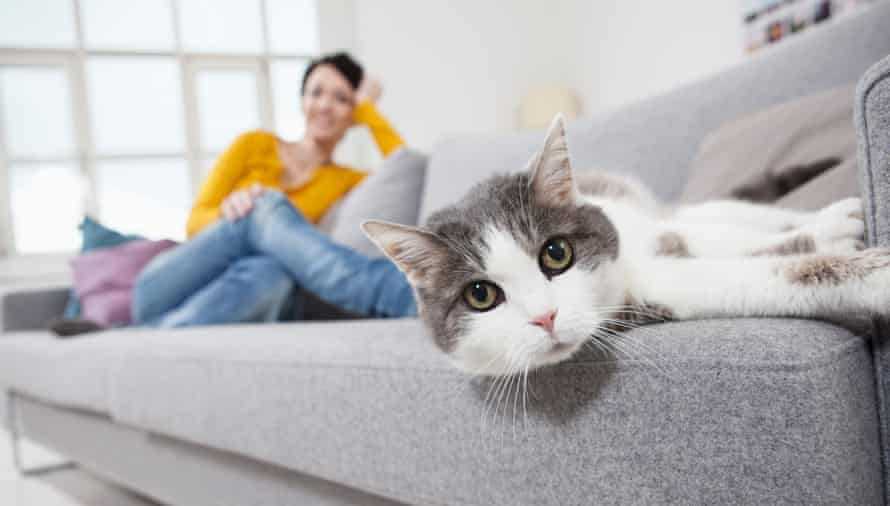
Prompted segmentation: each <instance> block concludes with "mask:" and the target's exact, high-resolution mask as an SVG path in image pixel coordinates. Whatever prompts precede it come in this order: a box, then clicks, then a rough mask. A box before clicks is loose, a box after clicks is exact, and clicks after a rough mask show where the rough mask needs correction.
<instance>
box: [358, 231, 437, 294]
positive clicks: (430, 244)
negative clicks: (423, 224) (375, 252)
mask: <svg viewBox="0 0 890 506" xmlns="http://www.w3.org/2000/svg"><path fill="white" fill-rule="evenodd" d="M362 230H364V232H365V235H367V236H368V239H371V242H373V243H374V244H376V245H377V247H378V248H380V250H381V251H382V252H383V253H384V254H385V255H386V256H388V257H389V258H390V260H392V261H393V262H394V263H395V264H396V265H397V266H398V267H399V269H401V271H402V272H404V273H405V275H406V276H407V277H408V281H410V282H411V284H412V285H414V286H415V287H417V288H427V287H429V286H430V284H431V283H432V280H433V278H434V277H435V276H436V274H437V272H438V270H439V269H441V268H442V265H444V262H443V261H442V260H443V258H442V257H443V256H444V255H445V254H447V246H446V245H445V243H443V242H442V240H441V239H439V238H438V237H436V235H435V234H433V233H432V232H428V231H426V230H423V229H421V228H417V227H409V226H407V225H398V224H396V223H389V222H385V221H378V220H368V221H365V222H363V223H362Z"/></svg>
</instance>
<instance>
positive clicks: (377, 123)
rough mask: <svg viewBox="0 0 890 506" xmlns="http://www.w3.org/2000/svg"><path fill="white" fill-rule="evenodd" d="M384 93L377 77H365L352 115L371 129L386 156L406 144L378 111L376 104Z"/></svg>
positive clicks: (356, 120) (358, 122) (354, 119)
mask: <svg viewBox="0 0 890 506" xmlns="http://www.w3.org/2000/svg"><path fill="white" fill-rule="evenodd" d="M382 93H383V88H382V87H381V86H380V83H379V82H378V81H377V80H376V79H374V78H373V77H365V78H364V79H363V80H362V84H361V86H359V89H358V92H357V93H356V99H357V100H358V105H357V106H355V111H354V112H353V113H352V117H353V121H355V124H357V125H365V126H367V127H368V129H369V130H371V136H372V137H374V142H376V143H377V147H378V148H380V152H381V153H382V154H383V157H384V158H386V157H387V156H389V155H390V154H392V152H393V151H395V150H397V149H399V148H400V147H401V146H402V145H404V144H405V141H403V140H402V137H401V136H399V133H398V132H396V130H395V129H394V128H393V127H392V125H390V124H389V121H387V120H386V118H384V117H383V116H382V115H381V114H380V112H379V111H377V107H376V106H375V105H374V104H375V103H376V102H377V100H378V99H379V98H380V95H381V94H382Z"/></svg>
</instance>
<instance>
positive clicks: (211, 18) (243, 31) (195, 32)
mask: <svg viewBox="0 0 890 506" xmlns="http://www.w3.org/2000/svg"><path fill="white" fill-rule="evenodd" d="M178 5H179V19H180V24H181V26H182V30H181V31H180V33H181V34H182V43H183V47H184V48H185V50H186V51H197V52H211V53H224V52H231V53H261V52H263V32H262V30H261V27H260V2H259V1H257V0H183V1H180V2H179V4H178Z"/></svg>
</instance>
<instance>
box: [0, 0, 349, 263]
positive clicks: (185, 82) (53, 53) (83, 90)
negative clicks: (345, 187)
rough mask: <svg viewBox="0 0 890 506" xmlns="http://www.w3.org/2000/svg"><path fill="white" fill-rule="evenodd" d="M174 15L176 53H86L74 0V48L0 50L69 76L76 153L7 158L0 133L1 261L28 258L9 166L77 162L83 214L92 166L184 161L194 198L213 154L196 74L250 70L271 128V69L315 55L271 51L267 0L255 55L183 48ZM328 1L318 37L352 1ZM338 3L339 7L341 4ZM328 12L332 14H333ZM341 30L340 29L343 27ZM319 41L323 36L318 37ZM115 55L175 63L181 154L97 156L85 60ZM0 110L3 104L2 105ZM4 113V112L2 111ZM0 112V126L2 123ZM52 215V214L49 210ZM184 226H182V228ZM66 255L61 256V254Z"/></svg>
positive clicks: (91, 202) (1, 56)
mask: <svg viewBox="0 0 890 506" xmlns="http://www.w3.org/2000/svg"><path fill="white" fill-rule="evenodd" d="M169 1H170V4H171V9H172V16H173V28H174V34H173V36H174V49H173V50H170V51H134V50H108V49H103V50H95V49H87V47H86V45H85V39H84V32H83V20H82V19H81V5H80V3H81V2H80V0H72V6H73V8H74V24H75V35H76V38H75V44H76V46H75V47H74V48H50V49H45V48H40V49H31V48H12V47H0V66H8V65H13V66H18V65H23V66H43V67H46V66H52V67H59V66H61V67H63V68H64V69H65V70H66V74H67V76H68V84H69V86H70V90H69V91H70V97H71V102H72V105H71V106H72V118H73V121H74V125H73V131H74V135H75V139H74V140H75V146H76V149H75V153H73V154H72V156H70V157H54V158H52V159H39V158H33V159H28V158H10V157H9V156H8V153H7V151H6V148H5V146H4V144H3V142H4V141H3V137H4V136H3V135H0V175H2V177H0V202H2V203H3V205H0V257H4V256H6V257H10V256H11V257H15V256H30V255H24V254H20V253H17V252H16V248H15V244H16V243H15V236H14V235H15V234H14V231H13V226H12V225H13V223H12V199H11V189H10V188H9V168H10V166H11V165H12V164H14V163H15V164H18V163H26V164H27V163H38V162H52V161H63V160H64V161H65V162H71V161H74V162H75V163H77V164H78V166H79V169H80V171H81V173H82V174H83V176H84V179H85V180H86V181H87V192H86V197H85V202H84V208H85V212H86V213H88V214H92V215H94V216H95V215H97V214H98V211H99V209H98V203H97V196H96V191H97V184H96V183H97V177H96V165H97V163H98V162H101V161H108V160H119V159H133V158H184V159H185V160H186V163H187V166H188V168H189V181H190V183H191V188H190V192H191V194H195V193H196V192H197V190H198V188H199V185H200V183H201V180H202V174H203V168H202V164H203V162H204V160H205V159H206V158H207V157H208V156H210V155H214V154H215V153H212V152H210V151H209V150H207V149H205V148H203V147H202V146H200V124H199V117H198V103H197V90H196V87H195V76H196V73H197V72H198V71H199V69H204V68H233V67H236V68H242V69H243V68H250V69H252V70H253V71H254V72H255V73H256V85H257V98H258V101H259V104H258V105H259V111H258V112H259V119H260V127H261V128H263V129H268V130H274V128H275V107H274V104H273V94H272V83H271V78H270V68H271V63H272V62H273V61H282V60H309V59H311V58H313V57H314V56H315V55H313V54H303V53H280V52H275V53H272V52H270V49H269V26H268V22H267V20H268V14H267V7H266V0H257V1H258V2H259V4H260V19H261V24H262V39H263V50H262V52H260V53H256V54H243V53H239V54H234V53H211V52H188V51H185V50H184V48H183V46H182V35H181V30H182V27H181V23H180V14H179V1H181V0H169ZM325 1H326V0H318V3H317V12H318V18H317V19H316V23H317V25H318V28H319V30H318V31H319V33H320V34H321V32H322V23H321V18H322V11H324V10H331V8H333V7H336V9H335V10H334V11H333V12H336V13H337V14H338V15H343V14H344V13H345V14H349V13H350V12H351V5H350V3H351V2H333V4H332V5H330V6H325V5H324V4H325ZM340 4H342V5H340ZM333 12H332V13H333ZM348 21H351V20H348ZM351 31H352V26H351V24H350V23H347V26H346V33H349V32H351ZM341 32H342V27H341ZM320 37H321V35H320ZM321 38H322V40H320V41H319V48H320V50H321V51H325V50H326V46H327V47H328V48H330V47H347V48H348V46H350V45H351V44H346V45H339V44H336V43H335V42H334V41H332V40H330V39H327V40H326V38H325V37H321ZM95 56H114V57H127V58H139V57H164V58H173V59H175V61H177V62H178V65H179V71H180V80H181V85H182V92H183V93H182V97H183V98H182V100H183V104H182V105H183V114H184V124H185V134H186V139H185V141H186V143H185V147H186V149H185V151H184V152H169V153H127V154H126V155H123V154H120V155H117V154H110V155H102V156H99V155H98V154H97V152H96V146H95V142H94V138H93V132H92V125H91V120H90V117H89V110H90V109H89V103H88V100H89V96H88V93H87V84H86V64H87V60H88V58H89V57H95ZM0 106H2V104H0ZM0 112H2V111H0ZM2 118H3V116H2V114H0V128H3V125H2ZM50 212H51V211H50ZM183 226H184V224H183ZM60 253H65V252H60Z"/></svg>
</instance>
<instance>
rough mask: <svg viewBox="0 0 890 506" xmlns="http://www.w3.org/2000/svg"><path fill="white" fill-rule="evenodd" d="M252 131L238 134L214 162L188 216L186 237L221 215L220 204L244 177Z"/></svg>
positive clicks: (191, 235)
mask: <svg viewBox="0 0 890 506" xmlns="http://www.w3.org/2000/svg"><path fill="white" fill-rule="evenodd" d="M252 138H253V134H252V132H250V133H245V134H241V135H240V136H238V138H237V139H235V141H234V142H233V143H232V144H231V145H230V146H229V148H228V149H227V150H226V151H225V152H224V153H223V154H222V155H221V156H220V157H219V159H217V161H216V165H214V166H213V170H212V171H211V172H210V175H209V176H207V179H206V180H205V181H204V184H203V185H202V186H201V190H200V191H199V192H198V197H197V198H196V199H195V205H194V206H193V207H192V212H191V214H190V215H189V219H188V224H187V225H186V234H187V235H188V237H189V238H191V237H194V236H195V234H197V233H198V232H200V231H201V230H203V229H204V227H206V226H207V225H210V224H211V223H213V222H215V221H216V220H218V219H219V218H220V216H222V210H221V206H222V202H223V200H224V199H225V198H226V197H227V196H228V195H229V194H230V193H232V190H234V189H235V186H236V185H237V184H238V181H240V180H241V178H242V177H243V176H244V171H245V169H246V165H247V164H246V161H247V154H248V152H249V146H250V143H251V139H252Z"/></svg>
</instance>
